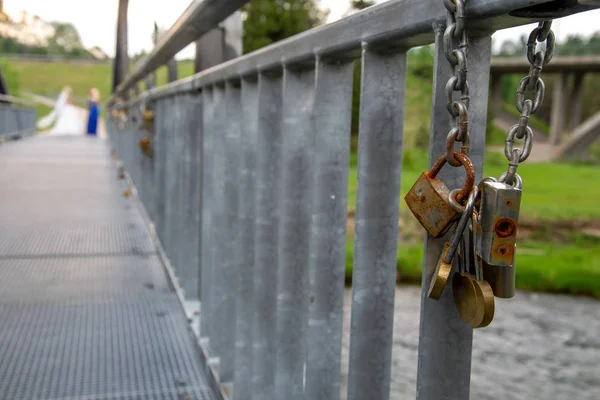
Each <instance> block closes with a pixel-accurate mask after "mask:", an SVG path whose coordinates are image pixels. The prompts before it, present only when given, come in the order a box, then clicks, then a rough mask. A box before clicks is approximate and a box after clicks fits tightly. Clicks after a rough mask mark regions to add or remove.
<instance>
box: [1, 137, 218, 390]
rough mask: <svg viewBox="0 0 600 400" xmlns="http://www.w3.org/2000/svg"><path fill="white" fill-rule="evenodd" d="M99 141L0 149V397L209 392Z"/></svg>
mask: <svg viewBox="0 0 600 400" xmlns="http://www.w3.org/2000/svg"><path fill="white" fill-rule="evenodd" d="M116 177H117V174H116V169H115V167H114V162H113V160H112V159H111V157H110V150H109V148H108V145H107V142H106V141H104V140H102V139H97V138H88V137H84V136H82V137H40V136H38V137H32V138H28V139H23V140H20V141H17V142H11V143H7V144H4V145H2V146H0V187H1V188H2V194H1V196H0V321H2V323H1V324H0V353H1V354H2V357H0V399H7V400H8V399H19V400H29V399H36V400H37V399H53V400H66V399H69V400H79V399H89V400H99V399H173V400H175V399H177V400H183V399H185V400H209V399H214V398H216V396H215V394H214V392H212V390H211V389H210V386H209V384H208V380H207V378H205V375H204V372H203V368H202V365H201V362H200V357H199V351H198V348H197V346H196V339H195V337H194V335H193V333H192V332H191V330H190V328H189V324H188V322H187V320H186V317H185V315H184V312H183V309H182V306H181V304H180V302H179V300H178V297H177V295H176V293H175V292H174V291H173V290H172V288H171V286H170V284H169V281H168V280H167V278H166V274H165V269H164V267H163V264H162V263H161V261H160V259H159V257H158V256H157V251H156V248H155V246H154V244H153V242H152V240H151V237H150V235H149V232H148V230H147V227H146V224H145V220H144V217H143V214H142V212H141V211H140V208H139V207H138V205H137V203H136V200H135V199H133V198H131V197H129V198H126V197H124V196H123V190H124V186H123V185H124V183H123V181H118V180H117V179H116Z"/></svg>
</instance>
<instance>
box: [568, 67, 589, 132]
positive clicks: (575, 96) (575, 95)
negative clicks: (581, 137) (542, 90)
mask: <svg viewBox="0 0 600 400" xmlns="http://www.w3.org/2000/svg"><path fill="white" fill-rule="evenodd" d="M574 75H575V76H574V77H573V90H572V91H571V118H570V119H569V132H573V131H574V130H575V128H577V127H578V126H579V124H581V111H582V108H583V80H584V78H585V74H584V73H583V72H580V73H575V74H574Z"/></svg>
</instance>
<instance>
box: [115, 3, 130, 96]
mask: <svg viewBox="0 0 600 400" xmlns="http://www.w3.org/2000/svg"><path fill="white" fill-rule="evenodd" d="M128 8H129V0H119V14H118V19H117V49H116V53H115V60H114V65H113V82H112V92H113V93H114V92H115V89H116V88H117V86H119V84H120V83H121V82H123V80H124V79H125V76H126V75H127V73H128V71H129V56H128V54H127V10H128Z"/></svg>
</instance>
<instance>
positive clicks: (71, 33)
mask: <svg viewBox="0 0 600 400" xmlns="http://www.w3.org/2000/svg"><path fill="white" fill-rule="evenodd" d="M52 25H53V27H54V29H55V33H54V35H53V36H52V37H51V38H49V39H48V46H31V45H26V44H22V43H19V42H18V41H17V40H16V39H14V38H11V37H3V36H0V53H4V54H32V55H62V56H71V57H89V56H90V53H89V52H88V51H87V50H86V49H85V48H84V47H83V44H82V43H81V38H80V37H79V32H78V31H77V29H76V28H75V26H73V25H72V24H70V23H61V22H54V23H52Z"/></svg>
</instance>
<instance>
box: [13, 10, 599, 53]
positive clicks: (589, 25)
mask: <svg viewBox="0 0 600 400" xmlns="http://www.w3.org/2000/svg"><path fill="white" fill-rule="evenodd" d="M320 1H321V4H322V5H323V6H324V7H327V8H329V9H330V10H331V14H330V20H335V19H337V18H339V17H340V16H341V15H342V14H343V13H344V12H345V11H346V9H347V7H348V1H347V0H320ZM440 2H441V0H440ZM117 4H118V0H102V1H98V2H90V1H86V0H5V1H4V8H5V10H6V11H7V12H8V13H9V14H11V15H12V16H13V17H18V15H19V12H20V11H21V10H27V11H28V12H29V13H32V14H37V15H39V16H40V17H41V18H43V19H45V20H48V21H62V22H70V23H72V24H74V25H75V27H76V28H77V30H78V31H79V33H80V35H81V39H82V40H83V43H84V45H85V46H86V47H92V46H99V47H100V48H101V49H103V50H104V51H105V52H106V53H107V54H109V55H113V54H114V47H115V33H116V28H115V24H116V17H117ZM189 4H190V0H168V1H164V0H130V1H129V51H130V53H131V54H133V53H138V52H140V51H141V50H149V49H151V47H152V42H151V32H152V27H153V23H154V21H156V22H157V23H158V25H159V26H161V27H164V28H168V27H170V26H171V25H172V24H173V23H174V22H175V20H176V19H177V17H179V15H180V14H181V13H182V12H183V10H185V8H186V7H187V6H188V5H189ZM599 20H600V10H596V11H591V12H588V13H585V14H578V15H574V16H570V17H566V18H562V19H561V20H558V21H556V22H555V24H554V26H553V27H554V31H555V33H556V34H557V36H558V39H559V40H561V39H564V38H566V37H567V35H569V34H574V33H580V34H584V35H590V34H591V33H593V32H594V31H596V30H600V27H598V21H599ZM531 28H532V27H531V26H525V27H518V28H513V29H507V30H504V31H500V32H496V33H495V34H494V36H493V37H494V46H495V47H497V46H499V44H500V43H501V42H502V41H504V40H506V39H513V40H514V39H517V38H518V37H519V36H520V35H521V34H522V33H525V34H529V32H530V31H531ZM193 54H194V53H193V48H192V47H191V46H190V47H188V48H187V49H186V50H184V51H182V52H181V53H180V54H179V57H193ZM179 57H178V58H179Z"/></svg>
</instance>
